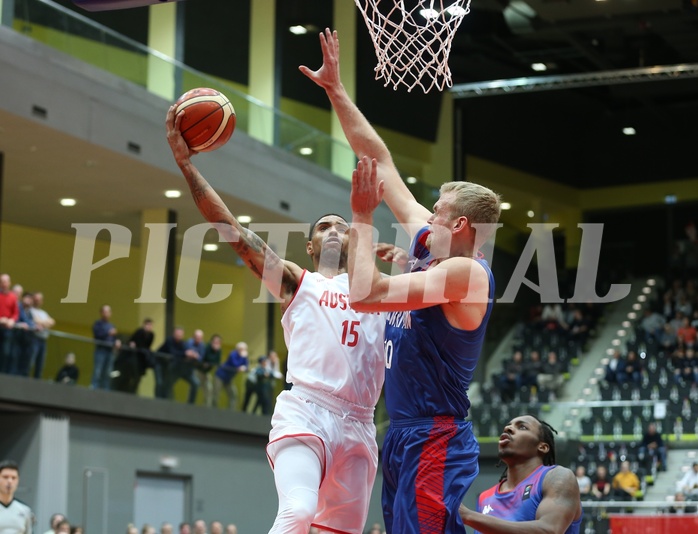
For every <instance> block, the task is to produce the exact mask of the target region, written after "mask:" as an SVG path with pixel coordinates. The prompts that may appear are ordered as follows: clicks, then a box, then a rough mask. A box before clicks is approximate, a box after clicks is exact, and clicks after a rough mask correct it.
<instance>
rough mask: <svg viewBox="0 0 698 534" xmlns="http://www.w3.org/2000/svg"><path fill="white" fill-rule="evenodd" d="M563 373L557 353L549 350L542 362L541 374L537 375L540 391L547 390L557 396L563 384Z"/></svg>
mask: <svg viewBox="0 0 698 534" xmlns="http://www.w3.org/2000/svg"><path fill="white" fill-rule="evenodd" d="M563 371H564V370H563V368H562V364H561V363H560V362H559V361H558V359H557V353H556V352H555V351H552V350H551V351H550V352H548V357H547V359H546V360H545V361H544V362H543V369H542V372H541V374H539V375H538V385H539V386H540V387H541V389H547V390H549V391H552V392H553V393H554V394H555V395H557V396H559V395H560V389H561V388H562V384H563V383H564V382H565V375H564V372H563Z"/></svg>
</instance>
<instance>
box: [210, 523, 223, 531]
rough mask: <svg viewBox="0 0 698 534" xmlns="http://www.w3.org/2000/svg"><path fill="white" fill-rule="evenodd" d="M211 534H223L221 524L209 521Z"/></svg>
mask: <svg viewBox="0 0 698 534" xmlns="http://www.w3.org/2000/svg"><path fill="white" fill-rule="evenodd" d="M211 534H223V523H221V522H220V521H211Z"/></svg>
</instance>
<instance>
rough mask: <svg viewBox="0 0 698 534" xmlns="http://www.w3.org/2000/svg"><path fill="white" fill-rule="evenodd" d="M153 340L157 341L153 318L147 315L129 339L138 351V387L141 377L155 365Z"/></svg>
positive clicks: (130, 345) (131, 346) (129, 343)
mask: <svg viewBox="0 0 698 534" xmlns="http://www.w3.org/2000/svg"><path fill="white" fill-rule="evenodd" d="M153 341H155V333H154V332H153V320H152V319H150V318H148V317H146V318H145V319H143V323H142V324H141V326H140V328H138V330H136V331H135V332H134V333H133V334H132V335H131V338H130V339H129V340H128V346H129V347H130V348H131V349H133V350H135V351H136V362H137V364H136V365H137V370H138V380H137V383H136V388H137V387H138V382H140V379H141V377H142V376H143V375H144V374H145V372H146V370H147V369H148V368H149V367H154V366H155V363H154V361H153V353H152V347H153Z"/></svg>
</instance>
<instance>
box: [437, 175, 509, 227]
mask: <svg viewBox="0 0 698 534" xmlns="http://www.w3.org/2000/svg"><path fill="white" fill-rule="evenodd" d="M439 192H440V193H441V194H442V195H443V194H444V193H454V196H455V199H454V201H453V203H452V205H451V216H452V217H467V218H468V220H469V221H470V223H471V224H472V223H479V224H495V223H496V222H497V221H499V215H500V213H501V211H502V207H501V201H502V199H501V197H500V196H499V195H498V194H497V193H495V192H494V191H492V190H491V189H488V188H487V187H485V186H483V185H479V184H476V183H473V182H446V183H445V184H443V185H442V186H441V189H440V190H439Z"/></svg>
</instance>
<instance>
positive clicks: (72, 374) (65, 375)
mask: <svg viewBox="0 0 698 534" xmlns="http://www.w3.org/2000/svg"><path fill="white" fill-rule="evenodd" d="M79 377H80V369H78V366H77V365H75V353H74V352H69V353H68V354H66V355H65V361H64V363H63V367H61V368H60V369H59V370H58V372H57V373H56V382H57V383H59V384H71V385H72V384H77V382H78V378H79Z"/></svg>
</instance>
